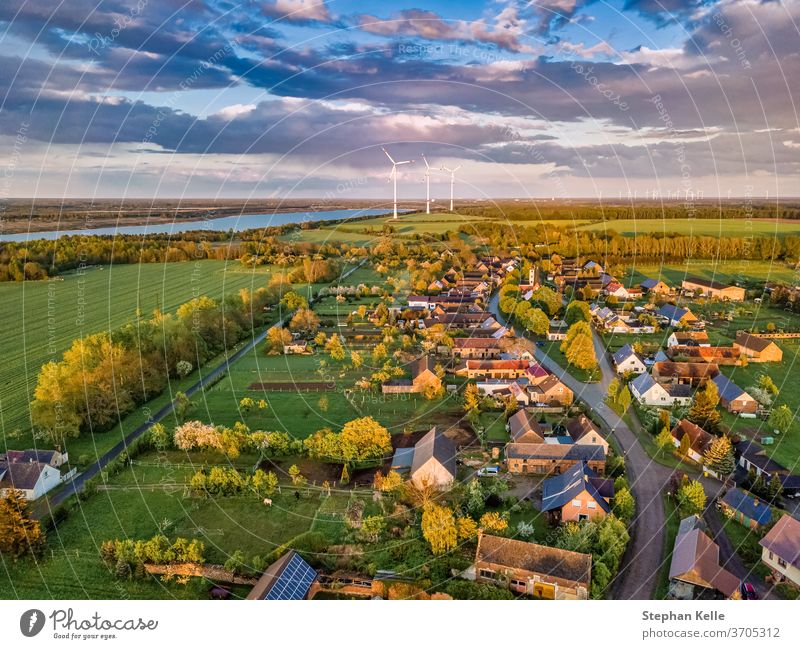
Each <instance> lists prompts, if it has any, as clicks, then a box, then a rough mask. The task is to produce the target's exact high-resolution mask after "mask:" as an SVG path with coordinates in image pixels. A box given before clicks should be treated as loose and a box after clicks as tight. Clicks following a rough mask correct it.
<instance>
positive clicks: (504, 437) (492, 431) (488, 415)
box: [480, 411, 509, 443]
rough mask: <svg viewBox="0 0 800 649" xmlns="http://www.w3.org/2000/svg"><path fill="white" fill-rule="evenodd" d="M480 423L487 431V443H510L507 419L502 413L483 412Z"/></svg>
mask: <svg viewBox="0 0 800 649" xmlns="http://www.w3.org/2000/svg"><path fill="white" fill-rule="evenodd" d="M480 422H481V426H483V427H484V430H485V431H486V441H487V442H501V443H505V442H507V441H509V436H508V431H507V430H506V418H505V415H504V414H503V412H502V411H497V412H483V413H481V418H480Z"/></svg>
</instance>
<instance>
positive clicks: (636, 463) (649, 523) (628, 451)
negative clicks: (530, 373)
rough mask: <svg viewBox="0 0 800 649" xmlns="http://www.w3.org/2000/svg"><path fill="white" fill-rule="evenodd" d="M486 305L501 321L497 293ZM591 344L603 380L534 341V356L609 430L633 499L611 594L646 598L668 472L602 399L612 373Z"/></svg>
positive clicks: (651, 587)
mask: <svg viewBox="0 0 800 649" xmlns="http://www.w3.org/2000/svg"><path fill="white" fill-rule="evenodd" d="M489 308H490V310H492V311H494V313H496V314H497V317H498V319H499V320H501V321H502V322H504V319H503V316H502V314H501V313H500V312H499V309H498V308H497V294H495V296H494V297H493V298H492V300H491V301H490V303H489ZM594 344H595V350H596V352H597V358H598V359H599V361H600V369H601V370H602V380H601V381H600V382H598V383H583V382H582V381H579V380H578V379H576V378H575V377H573V376H572V375H571V374H570V373H569V372H567V371H566V370H565V369H564V368H562V367H561V366H560V365H559V364H558V363H556V361H554V360H553V359H552V358H550V357H549V356H548V355H547V354H546V353H545V352H544V350H543V349H541V348H540V347H536V352H535V356H536V360H537V361H538V362H540V363H541V364H542V365H543V366H544V367H546V368H547V369H548V370H549V371H551V372H552V373H553V374H555V375H556V376H558V377H559V378H560V379H561V381H563V382H564V383H565V384H566V385H567V386H568V387H569V388H570V389H571V390H572V391H573V392H574V393H575V397H576V398H577V399H580V400H581V401H583V402H584V403H586V404H587V405H588V406H589V407H590V408H591V409H592V412H594V413H595V414H596V415H597V416H598V417H599V418H600V419H601V420H602V422H603V423H604V424H605V428H606V429H607V431H612V435H613V437H614V439H615V440H616V441H617V444H618V446H619V448H620V451H621V452H622V454H623V455H624V457H625V466H626V468H627V472H628V482H629V483H630V486H631V491H632V493H633V497H634V499H635V500H636V515H635V517H634V519H633V521H631V528H630V533H631V540H630V543H629V544H628V550H627V552H626V553H625V557H624V558H623V561H622V565H621V567H620V570H619V572H618V573H617V575H616V577H615V578H614V580H613V581H612V584H611V588H612V593H613V595H614V598H615V599H650V598H652V597H653V594H654V592H655V587H656V583H657V581H658V575H659V571H660V569H661V565H662V557H663V553H664V538H665V533H664V521H665V515H664V503H663V501H662V499H661V494H662V492H663V488H664V485H665V484H666V483H667V481H668V480H669V477H670V475H671V474H672V472H671V471H670V469H668V468H667V467H665V466H663V465H661V464H658V463H657V462H654V461H653V460H651V459H650V457H649V456H648V455H647V453H646V452H645V450H644V448H642V445H641V444H640V443H639V440H638V439H637V438H636V434H635V433H634V432H633V431H632V430H631V429H630V428H629V427H628V425H627V424H626V423H625V422H624V421H623V420H621V419H620V417H619V416H618V415H617V413H615V412H614V411H613V410H611V408H609V407H608V406H607V405H606V403H605V401H604V399H605V395H606V392H607V390H608V385H609V383H611V381H612V380H613V378H614V376H615V373H614V370H613V368H612V367H611V364H610V362H609V360H608V355H607V354H606V351H605V347H604V346H603V342H602V340H601V339H600V337H599V336H598V335H597V334H596V333H595V334H594Z"/></svg>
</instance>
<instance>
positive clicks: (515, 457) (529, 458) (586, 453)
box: [506, 442, 606, 475]
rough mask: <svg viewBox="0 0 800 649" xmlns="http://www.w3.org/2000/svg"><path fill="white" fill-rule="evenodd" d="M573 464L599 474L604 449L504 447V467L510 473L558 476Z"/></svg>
mask: <svg viewBox="0 0 800 649" xmlns="http://www.w3.org/2000/svg"><path fill="white" fill-rule="evenodd" d="M576 462H586V463H587V464H588V466H589V468H590V469H592V471H595V472H596V473H603V471H605V467H606V452H605V449H604V448H603V447H602V446H600V445H599V444H598V445H591V444H516V443H514V442H510V443H508V444H506V467H507V468H508V471H509V472H510V473H523V474H524V473H532V474H536V475H559V474H561V473H564V471H566V470H567V469H569V468H570V467H571V466H572V465H573V464H575V463H576Z"/></svg>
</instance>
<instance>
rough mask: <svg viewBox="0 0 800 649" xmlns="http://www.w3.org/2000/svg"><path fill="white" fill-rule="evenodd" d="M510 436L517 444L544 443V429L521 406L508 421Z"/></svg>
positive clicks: (507, 426)
mask: <svg viewBox="0 0 800 649" xmlns="http://www.w3.org/2000/svg"><path fill="white" fill-rule="evenodd" d="M506 429H507V430H508V434H509V437H510V438H511V441H512V442H515V443H517V444H544V443H545V441H544V430H543V429H542V427H541V426H540V425H539V422H538V421H536V420H535V419H534V418H533V417H532V416H531V415H530V413H528V411H527V410H525V409H524V408H520V409H519V410H517V412H515V413H514V414H513V415H511V416H510V417H509V418H508V422H507V423H506Z"/></svg>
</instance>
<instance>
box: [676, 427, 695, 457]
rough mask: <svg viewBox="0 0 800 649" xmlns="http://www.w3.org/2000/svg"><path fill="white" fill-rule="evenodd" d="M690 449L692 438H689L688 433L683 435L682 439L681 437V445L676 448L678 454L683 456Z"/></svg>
mask: <svg viewBox="0 0 800 649" xmlns="http://www.w3.org/2000/svg"><path fill="white" fill-rule="evenodd" d="M691 447H692V438H691V437H689V433H684V434H683V437H681V444H680V446H679V447H678V452H679V453H680V454H681V455H682V456H683V457H686V455H687V454H688V453H689V449H690V448H691Z"/></svg>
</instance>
